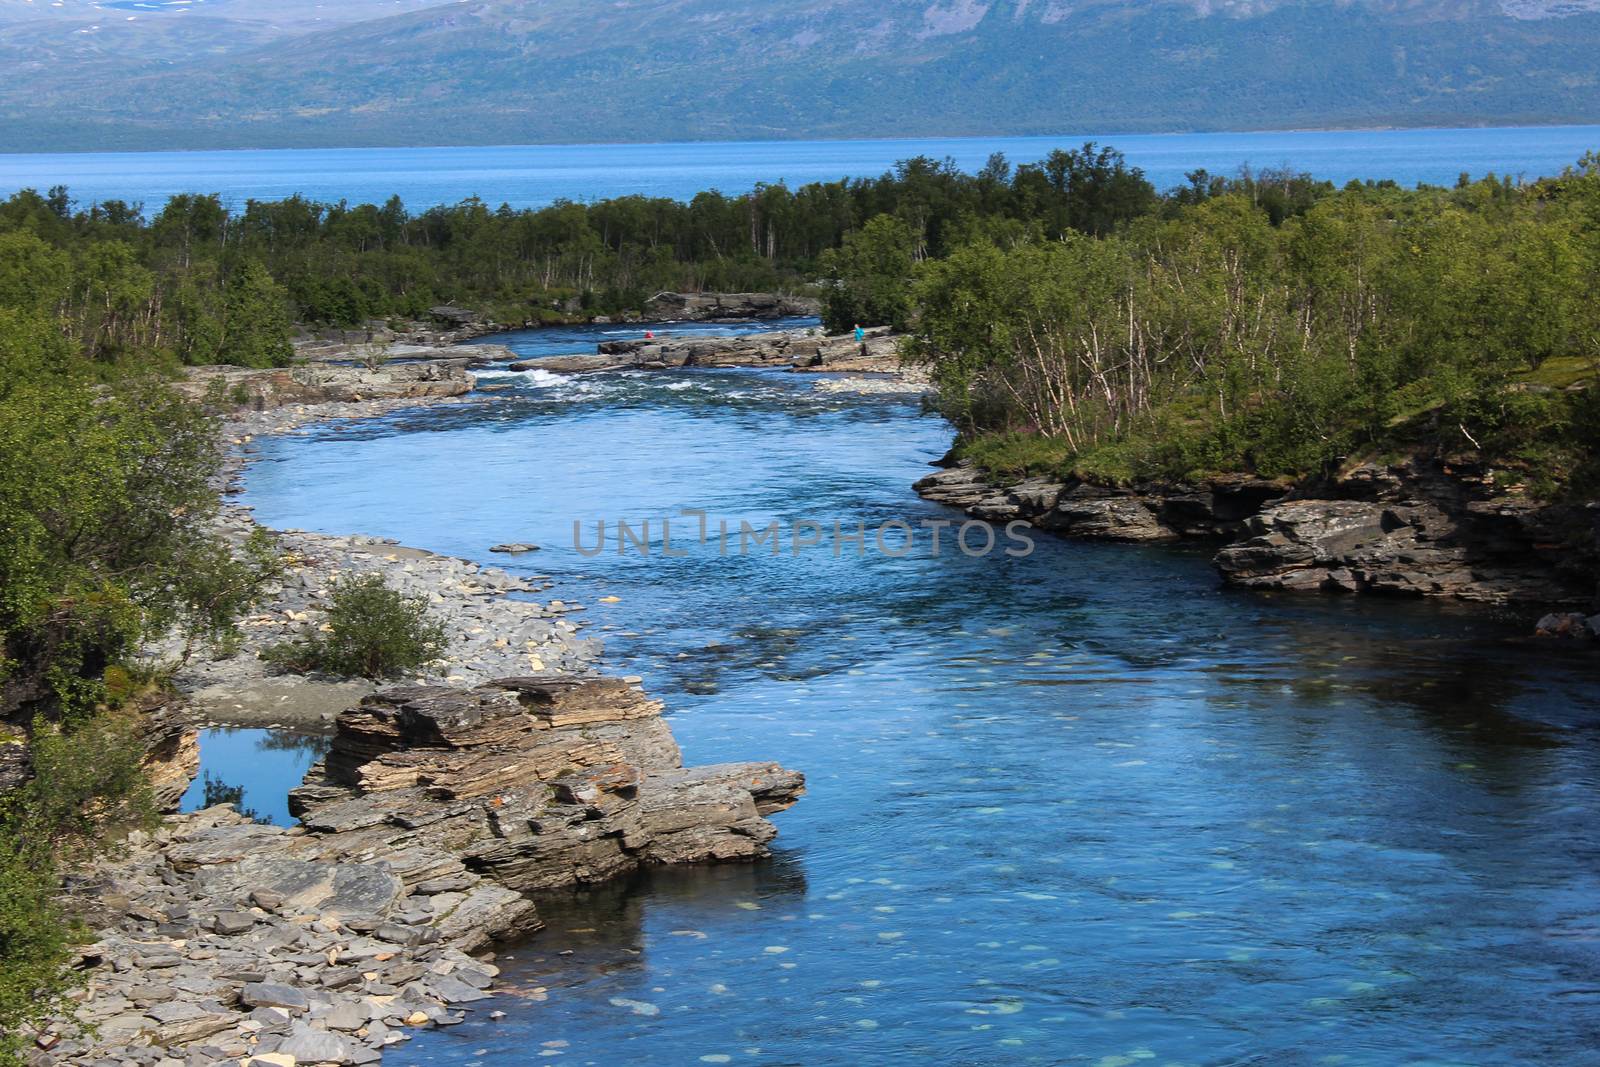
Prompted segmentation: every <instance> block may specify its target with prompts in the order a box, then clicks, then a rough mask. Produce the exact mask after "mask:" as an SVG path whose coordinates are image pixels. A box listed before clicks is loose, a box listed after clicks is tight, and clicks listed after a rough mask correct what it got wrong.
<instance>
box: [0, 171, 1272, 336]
mask: <svg viewBox="0 0 1600 1067" xmlns="http://www.w3.org/2000/svg"><path fill="white" fill-rule="evenodd" d="M1302 181H1303V179H1299V178H1293V179H1292V181H1291V184H1293V183H1297V182H1302ZM1274 195H1275V196H1281V193H1276V192H1275V193H1274ZM1172 202H1173V203H1176V201H1172ZM1163 203H1164V201H1163V200H1162V198H1161V197H1158V196H1157V194H1156V192H1155V190H1154V189H1153V188H1152V187H1151V186H1150V184H1149V183H1148V182H1147V181H1146V180H1145V179H1144V178H1143V176H1142V175H1141V174H1140V173H1139V172H1138V171H1137V170H1136V169H1133V168H1130V167H1128V166H1127V165H1126V163H1125V162H1124V160H1123V159H1122V157H1121V156H1120V155H1118V154H1117V153H1115V152H1114V151H1112V150H1110V149H1106V148H1101V147H1098V146H1095V145H1085V146H1083V147H1082V148H1080V149H1074V150H1070V151H1057V152H1053V153H1051V154H1050V155H1049V156H1048V157H1047V158H1046V159H1044V160H1042V161H1040V162H1038V163H1030V164H1024V165H1021V166H1017V167H1013V166H1012V165H1011V164H1010V163H1009V162H1007V161H1006V160H1005V159H1004V158H1003V157H1001V156H995V157H994V158H992V159H991V160H990V161H989V163H988V164H987V165H986V166H985V167H983V168H982V169H981V170H979V171H978V172H977V173H975V174H968V173H964V172H962V171H961V170H960V169H959V168H958V167H956V166H955V165H954V164H953V163H951V162H949V161H943V162H941V161H937V160H932V159H928V158H916V159H911V160H907V161H905V162H902V163H900V164H899V165H897V166H896V167H895V168H894V169H893V170H891V171H890V172H888V173H885V174H883V175H881V176H879V177H875V178H866V179H852V180H843V181H838V182H826V183H813V184H809V185H805V186H803V187H800V188H797V189H790V188H789V187H787V186H785V185H782V184H770V185H761V186H758V187H757V188H755V189H754V190H752V191H751V192H749V193H746V194H742V195H726V194H723V193H719V192H715V191H708V192H703V193H700V194H699V195H697V196H695V197H693V198H692V199H691V200H689V201H687V202H682V201H675V200H669V199H660V198H649V197H643V196H626V197H618V198H613V199H608V200H601V201H597V202H594V203H578V202H573V201H558V202H556V203H554V204H551V205H549V206H547V207H543V208H537V209H521V210H517V209H512V208H510V207H508V206H505V205H501V206H500V207H498V208H496V207H492V206H491V205H490V204H489V203H487V202H485V201H483V200H480V199H477V198H472V199H468V200H465V201H462V202H460V203H457V204H451V205H442V206H437V207H432V208H428V209H426V210H423V211H420V212H411V211H409V210H407V208H406V207H405V206H404V205H403V204H402V203H401V201H400V200H399V199H398V198H391V199H389V200H388V201H387V202H386V203H384V204H382V205H376V204H359V205H354V206H352V205H349V204H346V203H343V202H341V203H337V204H323V203H317V202H314V201H311V200H308V199H306V198H303V197H300V196H291V197H289V198H287V199H284V200H277V201H259V200H251V201H248V202H247V203H246V204H245V205H244V206H243V208H242V209H237V210H235V209H230V208H229V207H228V206H227V205H225V204H224V203H223V201H222V199H221V197H220V196H217V195H215V194H209V195H208V194H184V195H180V196H174V197H172V198H171V199H170V200H168V201H167V202H166V204H164V205H161V206H159V207H156V206H154V205H143V204H128V203H125V202H122V201H115V200H111V201H103V202H98V203H92V204H88V205H79V204H76V203H75V202H74V201H73V200H72V198H71V195H70V191H69V190H67V189H64V188H60V187H57V188H53V189H51V190H49V191H48V192H46V193H43V194H41V193H39V192H37V191H34V190H23V191H21V192H19V193H17V194H15V195H13V196H12V197H11V198H10V199H8V200H6V201H4V202H0V306H11V307H15V306H19V305H20V306H24V307H27V308H28V309H30V310H33V311H38V312H40V313H43V314H46V315H47V316H48V317H50V318H51V319H52V320H53V321H54V322H55V323H57V324H59V326H60V328H61V329H62V331H63V332H64V333H65V334H66V336H67V337H68V339H69V340H71V341H72V342H73V343H74V345H75V346H77V347H78V348H79V349H80V350H81V351H82V352H83V353H84V354H85V355H86V356H88V357H89V358H91V359H92V360H95V361H98V362H101V363H114V362H117V361H126V360H128V359H130V358H132V359H150V358H157V359H165V360H167V361H169V362H172V363H177V364H191V365H194V364H205V363H214V362H227V363H237V364H241V365H261V366H265V365H273V364H281V363H283V362H286V361H287V360H288V359H289V358H290V355H291V352H290V346H289V341H288V338H289V336H290V328H291V326H292V324H294V323H303V324H327V325H338V326H357V325H360V324H363V323H365V322H368V321H370V320H375V319H383V320H388V319H417V318H422V317H425V316H426V313H427V311H428V309H429V308H430V307H433V306H437V305H440V304H450V303H454V304H461V305H466V306H470V307H474V308H476V309H479V310H482V311H485V312H486V313H488V314H490V315H491V316H492V317H493V318H495V319H496V320H497V321H505V322H515V323H522V322H530V321H531V322H547V321H570V320H572V319H574V318H582V317H586V316H589V315H593V314H602V313H603V314H615V313H618V312H624V311H629V310H633V311H637V310H640V309H642V308H643V306H644V304H645V302H646V301H647V300H648V299H649V298H650V297H651V296H653V295H654V294H655V293H657V292H661V291H664V290H673V291H692V292H698V291H801V290H809V289H812V288H813V287H815V286H816V285H817V284H818V283H824V284H826V283H828V282H830V281H832V280H834V279H836V278H837V275H838V267H837V265H836V264H835V262H834V260H835V258H836V257H837V256H838V254H839V251H840V249H841V247H842V246H843V245H844V244H845V242H846V239H847V237H848V236H849V235H851V234H854V233H856V232H858V231H860V230H861V229H862V228H863V227H864V226H866V225H867V224H868V223H869V222H871V221H872V220H875V219H880V218H890V219H894V220H896V222H897V224H898V225H900V226H901V227H903V228H904V230H905V232H906V233H907V234H908V235H909V237H908V240H909V242H910V245H911V252H912V254H913V256H914V257H915V258H916V259H918V260H921V259H924V258H938V257H942V256H944V255H946V254H947V253H948V252H949V251H950V250H951V249H953V248H954V247H956V246H957V245H958V244H960V243H961V242H962V241H963V240H964V239H965V238H966V236H967V235H968V234H969V233H970V232H971V230H972V228H973V227H974V226H990V227H1004V226H1008V225H1009V226H1016V227H1026V228H1032V229H1035V230H1037V231H1038V232H1040V233H1042V234H1045V235H1048V236H1052V237H1054V236H1060V235H1061V234H1064V233H1067V232H1085V233H1092V234H1104V233H1107V232H1110V231H1111V230H1112V229H1114V228H1115V227H1116V226H1118V225H1120V224H1121V223H1122V222H1124V221H1126V220H1127V219H1130V218H1134V217H1137V216H1139V215H1142V214H1145V213H1147V212H1150V211H1153V210H1157V209H1158V208H1160V207H1161V205H1162V204H1163Z"/></svg>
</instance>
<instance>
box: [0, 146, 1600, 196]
mask: <svg viewBox="0 0 1600 1067" xmlns="http://www.w3.org/2000/svg"><path fill="white" fill-rule="evenodd" d="M1086 140H1094V141H1098V142H1100V143H1101V144H1109V145H1113V146H1115V147H1117V148H1119V149H1121V150H1122V151H1123V152H1124V153H1126V155H1127V157H1128V161H1129V163H1130V164H1132V165H1133V166H1136V167H1142V168H1143V169H1144V171H1145V173H1146V175H1147V176H1148V177H1149V179H1150V180H1151V181H1152V182H1153V183H1155V185H1156V187H1157V188H1158V189H1165V188H1168V187H1170V186H1174V185H1180V184H1183V182H1184V180H1185V179H1184V175H1185V174H1186V173H1188V172H1189V171H1191V170H1194V169H1196V168H1200V167H1203V168H1205V169H1207V170H1209V171H1210V172H1211V173H1213V174H1229V175H1231V174H1233V173H1235V172H1236V171H1238V169H1239V168H1240V167H1241V166H1245V165H1249V166H1253V167H1254V168H1255V169H1257V170H1260V169H1262V168H1266V167H1279V166H1284V165H1287V166H1291V167H1293V168H1295V169H1297V170H1304V171H1309V172H1310V173H1312V174H1315V175H1316V176H1317V177H1319V178H1325V179H1327V180H1329V181H1334V182H1338V183H1341V184H1343V183H1344V182H1347V181H1350V180H1351V179H1366V178H1374V179H1377V178H1390V179H1393V180H1395V181H1398V182H1400V183H1401V184H1402V185H1406V186H1411V185H1415V184H1417V183H1418V182H1428V183H1431V184H1434V185H1449V184H1453V183H1454V182H1455V180H1456V176H1457V175H1458V174H1460V173H1461V172H1462V171H1467V172H1469V173H1471V174H1472V175H1473V176H1475V177H1481V176H1482V175H1484V174H1486V173H1488V172H1490V171H1493V172H1494V173H1496V174H1510V175H1520V176H1525V177H1527V178H1537V177H1541V176H1545V175H1552V174H1559V173H1560V172H1561V169H1562V168H1563V167H1567V166H1571V165H1573V164H1575V163H1576V162H1577V161H1578V157H1580V156H1582V155H1583V154H1584V153H1585V152H1588V151H1591V150H1593V149H1595V148H1600V126H1526V127H1501V128H1488V129H1431V130H1323V131H1318V130H1286V131H1269V132H1257V133H1171V134H1125V133H1116V132H1110V133H1107V132H1105V131H1101V132H1099V133H1096V132H1093V131H1077V130H1064V131H1062V133H1061V134H1060V135H1059V136H1055V137H931V138H912V139H905V140H872V141H745V142H737V141H732V142H716V143H700V144H693V143H690V144H617V145H499V146H490V147H462V148H305V149H253V150H244V151H231V152H57V153H12V154H7V153H0V195H10V193H11V192H13V191H14V190H16V189H19V188H23V187H25V186H32V187H34V188H36V189H41V190H42V189H48V188H50V187H51V186H53V185H65V186H67V188H68V189H69V190H70V191H71V193H72V195H73V196H74V197H75V198H77V199H78V200H79V201H80V203H82V204H85V205H87V204H89V203H92V202H95V201H99V200H107V199H120V200H125V201H127V202H129V203H140V202H142V203H143V204H144V205H145V207H146V208H147V209H152V210H154V209H157V208H159V206H160V205H161V204H163V203H165V202H166V200H167V198H168V197H170V196H172V195H174V194H176V193H219V194H221V196H222V199H223V202H224V203H226V204H228V205H230V206H233V207H236V208H243V207H244V204H245V201H247V200H249V199H252V198H254V199H257V200H277V199H282V198H283V197H286V196H291V195H293V194H295V193H300V194H302V195H304V196H308V197H311V198H312V199H314V200H319V201H323V202H326V203H338V202H339V201H341V200H348V201H349V202H350V203H352V204H361V203H373V204H381V203H383V202H384V201H385V200H387V199H389V197H391V196H395V195H398V196H399V197H400V198H401V199H402V200H404V201H405V204H406V206H407V207H409V208H412V209H413V210H422V209H425V208H429V207H432V206H434V205H435V204H449V203H456V202H457V201H460V200H463V199H465V198H467V197H469V196H481V197H482V198H483V199H485V200H486V201H488V202H489V203H490V204H492V205H498V204H501V203H509V204H510V205H511V206H512V207H541V206H543V205H545V204H548V203H550V202H552V201H554V200H556V199H558V198H561V197H566V198H569V199H596V200H599V199H604V198H606V197H613V196H630V195H642V196H665V197H672V198H675V199H678V200H690V199H692V198H693V197H694V195H695V194H696V193H698V192H700V191H701V190H703V189H707V188H716V189H721V190H722V191H723V192H725V193H743V192H746V191H748V190H750V189H752V188H754V187H755V185H756V184H757V183H758V182H780V181H781V182H787V183H788V184H789V185H790V186H791V187H792V186H798V185H803V184H805V183H807V182H818V181H824V182H831V181H838V180H839V179H841V178H869V177H876V176H877V175H879V174H882V173H883V172H884V171H886V170H888V169H889V168H890V167H892V166H894V164H896V163H898V162H900V161H901V160H904V159H910V158H912V157H913V156H918V155H924V156H930V157H932V158H934V159H945V158H950V159H954V160H955V161H956V162H957V163H958V164H959V165H960V166H961V167H962V168H964V169H965V170H968V171H976V170H977V169H978V168H979V167H982V166H983V164H984V161H985V160H987V159H988V158H989V154H990V153H991V152H1003V153H1005V154H1006V155H1007V156H1009V157H1010V159H1011V161H1012V162H1013V163H1031V162H1034V161H1036V160H1039V159H1043V158H1044V157H1045V156H1046V155H1047V154H1048V153H1049V152H1050V151H1051V150H1052V149H1056V148H1075V147H1077V146H1078V145H1080V144H1082V143H1083V142H1084V141H1086Z"/></svg>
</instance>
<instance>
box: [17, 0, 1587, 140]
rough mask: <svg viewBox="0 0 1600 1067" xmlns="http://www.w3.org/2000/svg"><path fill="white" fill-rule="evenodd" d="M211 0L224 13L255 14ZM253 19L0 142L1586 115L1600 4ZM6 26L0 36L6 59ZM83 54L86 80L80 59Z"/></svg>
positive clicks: (81, 81)
mask: <svg viewBox="0 0 1600 1067" xmlns="http://www.w3.org/2000/svg"><path fill="white" fill-rule="evenodd" d="M12 2H13V3H14V2H15V0H12ZM209 2H210V3H211V4H212V5H213V6H212V10H213V11H215V12H216V15H217V16H223V15H228V16H232V15H234V14H235V13H241V12H243V11H245V10H247V9H246V8H245V6H244V5H243V3H242V0H209ZM101 6H102V7H103V6H105V5H101ZM300 6H301V7H302V8H305V9H307V10H311V9H313V8H314V7H315V6H316V5H315V4H313V3H312V2H311V0H305V2H304V3H302V4H301V5H300ZM363 10H364V11H366V12H371V11H380V10H393V8H389V7H385V6H384V5H383V4H380V3H377V2H369V3H368V4H367V5H365V7H364V8H363ZM205 17H207V16H205V15H204V13H203V12H201V11H199V10H197V11H195V12H193V13H190V14H185V15H182V16H173V18H181V19H188V20H197V19H203V18H205ZM213 17H214V16H213ZM145 21H146V22H147V23H148V24H152V25H153V24H154V23H156V22H157V21H159V20H158V19H156V18H150V19H146V20H145ZM292 21H293V20H289V22H292ZM71 25H73V24H72V23H71V21H70V20H69V21H68V22H66V23H59V22H58V23H56V30H55V31H54V32H56V33H61V32H65V28H66V27H69V26H71ZM190 25H192V26H196V27H197V24H196V23H194V22H191V23H190ZM218 25H221V23H220V21H219V23H218ZM245 25H246V23H244V22H241V23H240V26H241V29H240V31H239V36H238V38H237V39H236V40H234V41H232V42H231V43H230V44H229V45H224V44H222V43H219V42H217V41H216V40H214V38H215V36H216V32H215V30H214V29H213V30H208V31H207V37H206V39H207V40H208V41H209V42H210V45H209V48H199V47H196V48H194V49H193V50H192V51H190V52H189V53H188V55H187V56H186V57H184V58H182V59H179V60H169V59H166V58H162V59H161V60H160V62H159V63H153V62H152V60H151V59H150V58H149V57H150V56H151V55H152V54H153V53H152V51H151V50H150V49H149V48H144V49H141V48H137V47H132V46H130V47H129V48H128V49H127V50H126V52H125V53H122V54H121V59H120V60H119V59H118V58H117V54H115V50H113V54H110V55H109V56H108V55H107V53H106V52H105V50H103V49H102V51H101V52H99V53H97V54H96V56H95V58H94V61H93V63H92V64H91V63H89V61H88V60H84V61H81V63H80V62H76V61H74V62H66V63H63V62H55V63H52V64H49V65H48V66H46V65H43V64H39V63H34V64H32V65H31V67H30V68H29V69H30V77H29V78H28V79H25V80H11V79H8V80H7V82H5V83H3V84H0V143H4V144H7V145H9V146H10V147H12V148H23V147H36V148H75V147H90V146H95V147H101V146H103V147H194V146H203V145H209V146H219V147H232V146H248V145H263V146H282V145H296V144H299V145H321V144H351V145H360V144H408V143H409V144H417V143H428V144H440V143H445V144H450V143H462V144H466V143H476V144H486V143H523V142H542V141H588V140H676V139H696V138H706V139H721V138H763V137H772V138H787V137H806V136H819V137H820V136H845V137H848V136H909V135H927V134H935V133H949V134H960V133H993V132H1005V133H1018V134H1022V133H1061V132H1064V131H1070V130H1112V131H1115V130H1151V129H1158V130H1161V129H1164V130H1171V129H1218V128H1286V127H1303V126H1352V125H1432V124H1469V125H1470V124H1491V123H1525V122H1585V121H1600V75H1597V73H1596V64H1595V62H1594V58H1593V57H1594V56H1595V55H1600V0H1502V3H1494V2H1491V0H1375V2H1372V3H1359V2H1358V3H1349V2H1347V0H1222V2H1212V0H1195V2H1182V0H1137V2H1129V0H1080V2H1071V3H1069V2H1067V0H935V2H932V3H930V2H928V0H792V2H790V3H785V4H781V5H775V4H768V3H757V2H750V0H612V2H608V3H604V4H595V3H593V2H592V0H463V2H458V3H451V4H447V5H444V6H439V7H430V8H427V9H425V10H420V11H407V12H403V13H401V14H397V15H392V16H388V17H380V18H368V19H364V20H360V21H355V22H350V23H347V24H345V25H342V26H333V27H323V26H320V25H319V26H316V27H313V28H311V29H309V30H306V31H305V32H299V33H296V32H295V31H294V28H293V26H291V25H289V23H288V22H286V21H285V19H284V18H283V17H282V16H280V17H279V18H278V20H277V21H276V22H275V24H274V25H273V26H272V27H271V29H270V30H267V31H261V30H257V31H249V30H246V29H244V28H243V27H244V26H245ZM304 25H305V24H304V23H302V26H304ZM197 28H198V27H197ZM27 30H28V32H29V33H32V34H34V36H33V37H31V38H26V39H24V40H23V44H22V45H21V46H20V47H23V48H26V47H34V48H37V49H39V50H41V51H44V50H46V48H47V47H48V44H47V42H45V41H44V40H42V38H41V37H40V36H39V35H40V34H42V33H43V32H44V31H42V30H41V29H40V27H39V24H38V23H37V22H35V23H33V24H32V25H30V26H28V27H27ZM16 32H17V31H16V30H15V29H14V30H13V31H12V33H10V34H7V33H5V32H0V61H3V60H4V59H5V58H6V57H7V56H8V55H13V56H14V55H15V53H16V50H17V48H18V47H19V46H18V45H17V44H16V43H14V41H13V40H12V38H13V37H15V34H16ZM142 32H145V33H152V32H153V30H150V29H147V30H145V31H142ZM7 50H10V51H9V52H8V51H7ZM15 61H19V60H14V62H15ZM119 62H120V63H121V69H120V71H113V70H112V69H111V68H114V67H116V66H117V65H118V63H119ZM63 68H66V69H63ZM85 68H86V69H91V70H92V71H93V78H91V79H86V78H85V77H84V76H83V75H82V74H81V73H74V70H75V69H85ZM13 69H16V68H13ZM110 77H118V78H119V80H118V82H117V85H116V90H115V92H114V93H107V92H105V89H104V87H105V85H106V84H107V79H108V78H110Z"/></svg>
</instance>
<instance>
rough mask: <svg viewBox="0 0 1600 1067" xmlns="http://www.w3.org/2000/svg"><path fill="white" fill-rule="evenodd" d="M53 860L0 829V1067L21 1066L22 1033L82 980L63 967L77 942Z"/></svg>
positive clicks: (59, 1004)
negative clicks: (60, 897) (59, 897)
mask: <svg viewBox="0 0 1600 1067" xmlns="http://www.w3.org/2000/svg"><path fill="white" fill-rule="evenodd" d="M59 890H60V881H59V879H58V877H57V875H56V870H55V864H54V863H53V862H52V857H51V856H50V855H49V854H48V853H47V852H45V851H43V850H41V849H40V848H39V847H38V846H37V845H35V844H33V843H31V842H28V841H26V840H24V839H23V838H21V837H20V836H18V835H16V834H15V833H12V832H9V831H8V830H6V829H4V828H0V1065H5V1067H12V1065H20V1064H22V1063H23V1062H24V1060H23V1059H22V1050H23V1048H24V1046H25V1045H27V1044H28V1038H27V1034H26V1032H25V1030H24V1028H25V1027H27V1026H29V1025H36V1024H39V1023H42V1022H44V1021H45V1020H46V1019H48V1018H50V1017H51V1016H52V1015H54V1014H55V1013H56V1012H58V1011H60V1010H62V1009H63V1008H65V1007H66V1006H67V999H66V998H67V995H68V994H69V993H70V992H72V990H73V989H75V988H76V987H77V986H79V985H81V984H82V983H81V979H79V978H77V977H75V976H74V974H73V973H72V972H71V971H69V970H68V969H67V967H66V964H67V962H68V960H69V959H70V957H71V947H72V943H73V941H74V940H76V938H75V936H74V934H75V931H74V930H73V929H72V925H71V923H70V922H69V921H68V920H67V917H66V916H65V915H64V914H63V913H62V911H61V908H60V905H59V904H58V903H57V902H56V894H57V892H59Z"/></svg>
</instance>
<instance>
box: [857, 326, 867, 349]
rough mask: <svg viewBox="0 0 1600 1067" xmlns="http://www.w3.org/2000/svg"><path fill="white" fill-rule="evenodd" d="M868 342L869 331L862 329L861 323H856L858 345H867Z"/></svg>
mask: <svg viewBox="0 0 1600 1067" xmlns="http://www.w3.org/2000/svg"><path fill="white" fill-rule="evenodd" d="M866 340H867V331H866V330H863V329H862V328H861V324H860V323H859V322H858V323H856V344H858V345H859V344H865V343H866Z"/></svg>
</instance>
